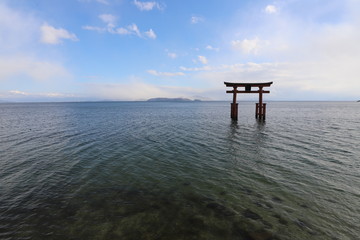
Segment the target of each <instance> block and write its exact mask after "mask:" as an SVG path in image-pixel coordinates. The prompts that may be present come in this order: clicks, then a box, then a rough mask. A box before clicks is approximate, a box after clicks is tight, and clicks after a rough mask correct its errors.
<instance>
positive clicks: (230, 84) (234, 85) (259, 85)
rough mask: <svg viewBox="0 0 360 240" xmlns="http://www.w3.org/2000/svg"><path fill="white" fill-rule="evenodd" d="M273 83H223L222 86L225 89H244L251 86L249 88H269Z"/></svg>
mask: <svg viewBox="0 0 360 240" xmlns="http://www.w3.org/2000/svg"><path fill="white" fill-rule="evenodd" d="M272 83H273V82H265V83H230V82H224V84H225V85H226V86H227V87H246V86H251V87H270V85H271V84H272Z"/></svg>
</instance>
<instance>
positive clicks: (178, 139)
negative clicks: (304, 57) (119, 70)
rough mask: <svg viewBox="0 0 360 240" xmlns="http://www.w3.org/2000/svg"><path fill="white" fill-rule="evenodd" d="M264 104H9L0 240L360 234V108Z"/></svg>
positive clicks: (3, 131)
mask: <svg viewBox="0 0 360 240" xmlns="http://www.w3.org/2000/svg"><path fill="white" fill-rule="evenodd" d="M254 108H255V107H254V103H249V102H246V103H240V104H239V121H238V122H237V123H235V122H232V121H231V120H230V117H229V114H230V113H229V111H230V104H229V103H227V102H183V103H164V102H107V103H36V104H35V103H33V104H31V103H29V104H7V103H6V104H0V111H1V117H0V121H1V127H0V146H1V148H0V156H1V157H0V166H1V168H0V183H1V184H0V238H1V239H44V238H46V239H299V240H300V239H349V240H350V239H356V238H357V237H358V236H359V235H360V232H359V230H358V229H360V225H359V221H358V219H360V213H359V199H360V173H359V169H360V162H359V158H358V156H360V150H359V148H358V145H359V143H360V132H359V131H358V130H359V126H360V109H359V106H358V104H357V103H350V102H320V103H319V102H313V103H312V102H291V103H286V102H270V103H268V109H267V110H268V111H267V120H266V122H265V123H264V122H258V121H256V119H255V118H254V111H255V110H254ZM349 113H351V114H349Z"/></svg>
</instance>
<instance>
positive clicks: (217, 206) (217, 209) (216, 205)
mask: <svg viewBox="0 0 360 240" xmlns="http://www.w3.org/2000/svg"><path fill="white" fill-rule="evenodd" d="M206 207H207V208H210V209H212V210H214V211H215V212H216V213H217V214H220V215H223V216H227V217H228V216H234V215H235V212H233V211H232V210H230V209H228V208H227V207H225V206H223V205H221V204H219V203H216V202H211V203H208V204H207V205H206Z"/></svg>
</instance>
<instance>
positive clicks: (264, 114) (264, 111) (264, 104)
mask: <svg viewBox="0 0 360 240" xmlns="http://www.w3.org/2000/svg"><path fill="white" fill-rule="evenodd" d="M263 108H264V109H263V117H262V119H263V120H265V116H266V103H263Z"/></svg>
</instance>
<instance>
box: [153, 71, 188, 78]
mask: <svg viewBox="0 0 360 240" xmlns="http://www.w3.org/2000/svg"><path fill="white" fill-rule="evenodd" d="M147 72H148V73H150V74H151V75H154V76H162V77H175V76H184V75H185V73H183V72H158V71H156V70H148V71H147Z"/></svg>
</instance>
